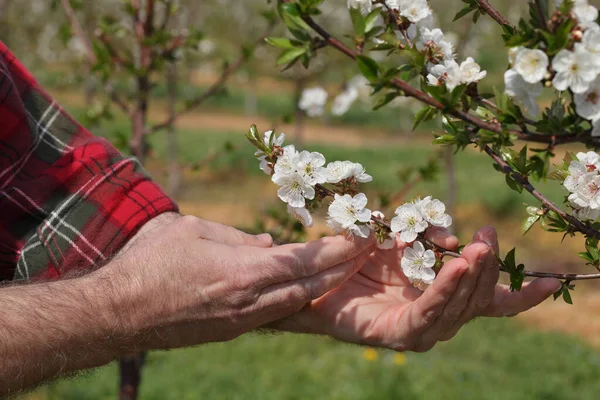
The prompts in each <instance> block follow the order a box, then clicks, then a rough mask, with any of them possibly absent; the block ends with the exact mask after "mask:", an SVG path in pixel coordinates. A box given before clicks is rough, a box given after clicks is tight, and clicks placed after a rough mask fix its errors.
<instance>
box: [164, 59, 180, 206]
mask: <svg viewBox="0 0 600 400" xmlns="http://www.w3.org/2000/svg"><path fill="white" fill-rule="evenodd" d="M167 90H168V108H169V110H168V112H169V118H174V116H175V113H176V110H175V105H176V104H177V65H176V64H175V63H170V64H169V66H168V68H167ZM178 158H179V147H178V142H177V131H176V129H175V123H171V124H170V125H169V127H168V128H167V159H168V163H169V167H168V168H169V172H168V182H167V191H168V192H169V194H170V195H171V196H172V197H176V196H177V193H178V192H179V188H180V185H181V171H180V169H179V160H178Z"/></svg>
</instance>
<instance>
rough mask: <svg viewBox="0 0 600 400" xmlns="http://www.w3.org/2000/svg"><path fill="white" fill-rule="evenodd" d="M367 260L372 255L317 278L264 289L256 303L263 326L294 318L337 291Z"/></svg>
mask: <svg viewBox="0 0 600 400" xmlns="http://www.w3.org/2000/svg"><path fill="white" fill-rule="evenodd" d="M368 257H369V252H366V251H365V252H362V253H360V254H359V255H358V256H357V257H355V258H353V259H351V260H349V261H346V262H343V263H341V264H339V265H336V266H335V267H333V268H329V269H327V270H325V271H322V272H319V273H318V274H316V275H313V276H310V277H307V278H302V279H298V280H296V281H290V282H284V283H277V284H275V285H271V286H269V287H267V288H265V289H263V291H262V292H261V296H260V298H259V300H258V303H257V307H258V308H259V309H262V310H264V314H265V316H264V317H263V318H264V319H265V320H264V322H263V324H267V323H269V322H272V321H275V320H277V319H281V318H284V317H287V316H289V315H292V314H293V313H295V312H297V311H299V310H300V309H301V308H302V307H304V306H305V305H306V304H307V303H309V302H310V301H312V300H315V299H318V298H319V297H321V296H323V295H324V294H326V293H327V292H329V291H331V290H333V289H335V288H337V287H338V286H340V285H341V284H342V283H344V282H345V281H346V280H348V279H349V278H350V277H351V276H352V275H354V274H355V273H357V272H358V270H359V269H360V268H361V267H362V265H363V264H364V263H365V261H366V260H367V258H368Z"/></svg>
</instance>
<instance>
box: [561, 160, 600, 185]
mask: <svg viewBox="0 0 600 400" xmlns="http://www.w3.org/2000/svg"><path fill="white" fill-rule="evenodd" d="M576 157H577V160H573V161H571V164H570V165H569V175H568V176H567V178H566V179H565V181H564V182H563V185H564V186H565V188H567V190H568V191H570V192H572V193H574V192H576V191H577V190H578V189H579V187H580V185H581V183H582V182H583V178H584V176H585V175H586V174H588V173H592V174H597V173H598V171H600V155H598V154H597V153H595V152H593V151H588V152H587V153H583V152H580V153H577V155H576Z"/></svg>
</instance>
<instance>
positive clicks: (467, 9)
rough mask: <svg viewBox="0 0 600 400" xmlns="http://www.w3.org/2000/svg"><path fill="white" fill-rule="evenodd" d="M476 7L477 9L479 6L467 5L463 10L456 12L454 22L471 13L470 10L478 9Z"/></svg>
mask: <svg viewBox="0 0 600 400" xmlns="http://www.w3.org/2000/svg"><path fill="white" fill-rule="evenodd" d="M476 9H477V6H474V5H472V4H471V5H467V6H465V7H464V8H463V9H462V10H460V11H459V12H457V13H456V15H455V16H454V19H453V20H452V22H455V21H458V20H459V19H461V18H462V17H464V16H466V15H467V14H469V13H470V12H472V11H473V10H476Z"/></svg>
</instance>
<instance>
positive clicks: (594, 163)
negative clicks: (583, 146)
mask: <svg viewBox="0 0 600 400" xmlns="http://www.w3.org/2000/svg"><path fill="white" fill-rule="evenodd" d="M563 185H564V186H565V188H567V190H568V191H569V192H570V195H569V202H570V203H571V207H573V210H574V211H573V215H574V216H575V217H577V218H579V219H581V220H592V221H593V220H596V219H598V217H600V155H598V154H597V153H594V152H593V151H590V152H587V153H578V154H577V159H576V160H573V161H571V164H570V165H569V175H568V176H567V178H566V179H565V181H564V182H563Z"/></svg>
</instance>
